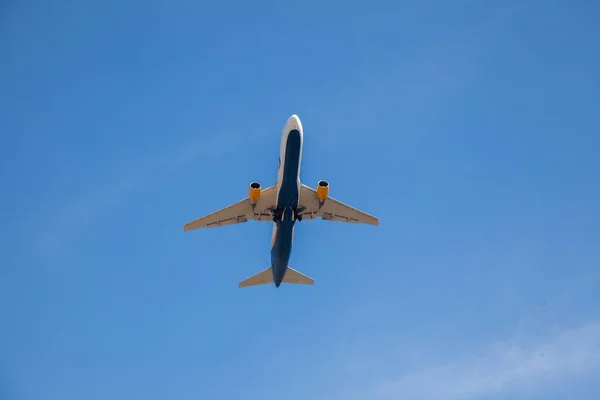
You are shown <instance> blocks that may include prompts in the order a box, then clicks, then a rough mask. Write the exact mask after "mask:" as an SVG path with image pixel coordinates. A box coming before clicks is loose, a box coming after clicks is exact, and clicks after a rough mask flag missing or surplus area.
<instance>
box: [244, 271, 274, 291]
mask: <svg viewBox="0 0 600 400" xmlns="http://www.w3.org/2000/svg"><path fill="white" fill-rule="evenodd" d="M272 282H273V271H272V270H271V267H269V268H267V269H264V270H262V271H260V272H259V273H258V274H256V275H253V276H251V277H250V278H248V279H246V280H243V281H241V282H240V283H239V285H238V287H241V288H243V287H248V286H258V285H265V284H267V283H272Z"/></svg>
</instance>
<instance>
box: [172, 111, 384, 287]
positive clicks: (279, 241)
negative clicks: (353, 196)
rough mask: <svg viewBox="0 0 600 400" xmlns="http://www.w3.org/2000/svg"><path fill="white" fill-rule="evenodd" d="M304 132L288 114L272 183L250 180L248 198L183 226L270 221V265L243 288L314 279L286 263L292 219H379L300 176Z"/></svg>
mask: <svg viewBox="0 0 600 400" xmlns="http://www.w3.org/2000/svg"><path fill="white" fill-rule="evenodd" d="M303 142H304V132H303V129H302V123H301V122H300V118H298V116H297V115H296V114H294V115H292V116H291V117H290V118H289V119H288V120H287V122H286V124H285V126H284V128H283V133H282V135H281V147H280V153H279V164H278V167H277V168H278V172H277V182H276V183H275V184H274V185H273V186H270V187H268V188H266V189H263V188H262V187H261V185H260V183H259V182H251V183H250V187H249V190H248V197H246V198H244V199H242V200H240V201H238V202H237V203H234V204H232V205H230V206H228V207H225V208H222V209H220V210H218V211H215V212H213V213H211V214H208V215H205V216H204V217H201V218H198V219H196V220H193V221H191V222H188V223H187V224H185V225H184V227H183V230H184V232H185V231H190V230H193V229H198V228H215V227H220V226H225V225H231V224H239V223H243V222H247V221H249V220H254V221H257V222H268V221H271V222H273V235H272V239H271V266H270V267H269V268H266V269H264V270H263V271H261V272H259V273H258V274H256V275H253V276H251V277H250V278H248V279H246V280H244V281H242V282H240V283H239V285H238V287H240V288H242V287H248V286H257V285H264V284H269V283H274V284H275V287H276V288H278V287H279V286H280V285H281V283H282V282H283V283H291V284H303V285H313V284H314V280H313V279H312V278H310V277H308V276H306V275H304V274H302V273H300V272H298V271H296V270H295V269H293V268H291V267H290V266H289V265H288V263H289V260H290V256H291V252H292V241H293V239H294V228H295V224H296V223H297V222H300V221H305V220H314V219H317V218H321V219H322V220H325V221H338V222H346V223H363V224H368V225H375V226H377V225H379V219H378V218H376V217H374V216H372V215H369V214H367V213H365V212H363V211H360V210H358V209H356V208H354V207H351V206H349V205H346V204H344V203H342V202H340V201H338V200H335V199H333V198H332V197H329V182H327V181H326V180H319V181H318V182H317V187H316V190H315V189H312V188H310V187H308V186H306V185H305V184H303V183H302V182H301V181H300V165H301V162H302V147H303Z"/></svg>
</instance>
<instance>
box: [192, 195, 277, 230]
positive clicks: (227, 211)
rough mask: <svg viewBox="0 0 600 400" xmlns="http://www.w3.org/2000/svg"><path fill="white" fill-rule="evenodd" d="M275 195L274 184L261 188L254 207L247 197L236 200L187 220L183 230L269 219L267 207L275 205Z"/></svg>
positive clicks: (271, 219) (270, 219) (271, 218)
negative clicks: (201, 215) (211, 211)
mask: <svg viewBox="0 0 600 400" xmlns="http://www.w3.org/2000/svg"><path fill="white" fill-rule="evenodd" d="M276 196H277V191H276V186H275V185H273V186H271V187H269V188H266V189H265V190H263V191H262V192H261V194H260V198H259V199H258V201H257V202H256V205H255V206H254V208H252V204H251V203H250V199H249V198H245V199H243V200H240V201H238V202H237V203H234V204H232V205H230V206H227V207H225V208H222V209H220V210H218V211H215V212H213V213H211V214H208V215H205V216H204V217H201V218H198V219H195V220H193V221H191V222H188V223H187V224H185V225H184V226H183V230H184V231H191V230H192V229H198V228H216V227H219V226H225V225H232V224H240V223H242V222H247V221H249V220H255V221H271V222H273V217H272V216H271V213H270V212H269V208H271V207H273V206H274V205H275V201H276Z"/></svg>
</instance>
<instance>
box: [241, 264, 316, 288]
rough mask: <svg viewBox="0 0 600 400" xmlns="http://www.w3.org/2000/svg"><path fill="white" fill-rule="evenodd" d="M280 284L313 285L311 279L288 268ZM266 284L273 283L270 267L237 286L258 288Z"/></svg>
mask: <svg viewBox="0 0 600 400" xmlns="http://www.w3.org/2000/svg"><path fill="white" fill-rule="evenodd" d="M282 282H284V283H295V284H298V285H313V284H314V283H315V281H314V280H313V279H312V278H310V277H308V276H306V275H304V274H301V273H300V272H298V271H296V270H295V269H292V268H290V267H288V269H287V271H286V272H285V275H284V277H283V280H282ZM267 283H273V271H272V270H271V267H269V268H267V269H264V270H262V271H260V272H259V273H258V274H256V275H253V276H251V277H250V278H248V279H245V280H243V281H241V282H240V283H239V284H238V287H240V288H243V287H248V286H258V285H265V284H267Z"/></svg>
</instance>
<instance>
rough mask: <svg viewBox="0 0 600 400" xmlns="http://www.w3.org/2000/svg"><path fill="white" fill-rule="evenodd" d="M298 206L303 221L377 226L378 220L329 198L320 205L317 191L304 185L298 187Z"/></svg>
mask: <svg viewBox="0 0 600 400" xmlns="http://www.w3.org/2000/svg"><path fill="white" fill-rule="evenodd" d="M300 206H301V207H302V208H304V211H302V219H303V220H304V219H315V218H317V217H321V218H322V219H324V220H326V221H336V222H347V223H354V224H356V223H362V224H367V225H379V218H377V217H374V216H372V215H370V214H367V213H366V212H364V211H361V210H358V209H356V208H354V207H351V206H349V205H347V204H344V203H342V202H341V201H339V200H336V199H333V198H331V197H327V198H326V199H325V201H324V202H323V204H321V202H320V200H319V198H318V197H317V191H316V190H314V189H312V188H310V187H308V186H306V185H305V184H302V186H301V187H300Z"/></svg>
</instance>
